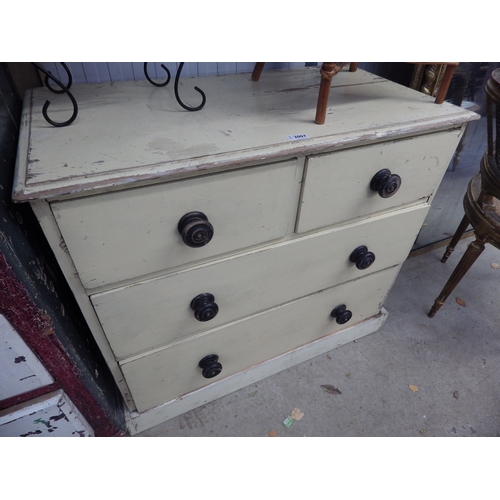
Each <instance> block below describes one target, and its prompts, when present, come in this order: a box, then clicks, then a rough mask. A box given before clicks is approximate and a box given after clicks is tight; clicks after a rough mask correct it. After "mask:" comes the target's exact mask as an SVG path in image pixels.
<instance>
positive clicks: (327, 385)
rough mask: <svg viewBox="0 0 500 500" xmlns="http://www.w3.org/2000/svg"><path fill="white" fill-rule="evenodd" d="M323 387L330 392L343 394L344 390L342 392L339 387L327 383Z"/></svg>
mask: <svg viewBox="0 0 500 500" xmlns="http://www.w3.org/2000/svg"><path fill="white" fill-rule="evenodd" d="M349 375H350V374H349ZM346 376H347V375H346ZM321 388H322V389H323V390H324V391H325V392H327V393H328V394H342V392H340V389H337V387H334V386H333V385H329V384H326V385H322V386H321Z"/></svg>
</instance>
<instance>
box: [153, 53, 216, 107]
mask: <svg viewBox="0 0 500 500" xmlns="http://www.w3.org/2000/svg"><path fill="white" fill-rule="evenodd" d="M161 67H162V68H163V69H164V70H165V71H166V72H167V75H168V78H167V81H166V82H163V83H157V82H155V81H153V80H152V79H151V77H150V76H149V74H148V63H144V75H145V76H146V79H147V80H148V82H149V83H151V84H152V85H154V86H155V87H165V86H166V85H168V82H170V71H169V70H168V68H167V67H166V66H165V65H164V64H162V65H161ZM183 67H184V63H183V62H181V63H179V67H178V68H177V72H176V74H175V82H174V93H175V98H176V100H177V102H178V103H179V104H180V105H181V106H182V107H183V108H184V109H185V110H187V111H199V110H200V109H201V108H203V106H205V103H206V102H207V97H206V95H205V93H204V92H203V90H201V89H200V88H199V87H196V86H195V87H194V89H195V90H196V91H197V92H198V93H199V94H200V95H201V104H200V105H199V106H195V107H192V106H188V105H187V104H184V103H183V102H182V100H181V98H180V95H179V79H180V77H181V73H182V68H183Z"/></svg>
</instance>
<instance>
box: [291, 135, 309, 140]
mask: <svg viewBox="0 0 500 500" xmlns="http://www.w3.org/2000/svg"><path fill="white" fill-rule="evenodd" d="M288 138H289V139H290V140H291V141H300V140H302V139H309V137H307V135H306V134H293V135H289V136H288Z"/></svg>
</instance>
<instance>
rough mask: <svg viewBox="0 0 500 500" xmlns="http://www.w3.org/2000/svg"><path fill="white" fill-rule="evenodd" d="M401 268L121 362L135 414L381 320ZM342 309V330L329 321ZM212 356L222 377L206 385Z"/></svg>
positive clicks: (383, 272)
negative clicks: (204, 366)
mask: <svg viewBox="0 0 500 500" xmlns="http://www.w3.org/2000/svg"><path fill="white" fill-rule="evenodd" d="M399 268H400V266H396V267H393V268H390V269H386V270H384V271H381V272H378V273H374V274H370V275H369V276H366V277H364V278H362V279H358V280H355V281H351V282H349V283H345V284H343V285H341V286H338V287H334V288H331V289H328V290H324V291H322V292H319V293H315V294H313V295H310V296H308V297H305V298H303V299H300V300H297V301H294V302H291V303H288V304H286V305H283V306H281V307H277V308H275V309H272V310H270V311H268V312H265V313H262V314H258V315H255V316H252V317H250V318H247V319H245V320H243V321H239V322H237V323H231V324H229V325H227V326H225V327H221V328H218V329H215V330H210V331H209V332H206V333H204V334H201V335H199V336H197V337H194V338H191V339H188V340H185V341H181V342H179V343H176V344H173V345H171V346H169V347H167V348H164V349H161V350H158V351H156V352H154V353H151V354H148V355H145V356H141V357H136V358H132V359H127V360H125V361H123V362H122V363H121V369H122V371H123V374H124V376H125V379H126V381H127V384H128V386H129V388H130V390H131V394H132V397H133V399H134V402H135V404H136V406H137V410H138V411H140V412H142V411H145V410H147V409H149V408H152V407H154V406H158V405H160V404H162V403H164V402H166V401H169V400H171V399H173V398H176V397H179V396H182V395H184V394H186V393H188V392H191V391H194V390H196V389H200V388H202V387H204V386H206V385H208V384H211V383H212V382H216V381H218V380H221V379H223V378H225V377H228V376H231V375H233V374H235V373H237V372H240V371H242V370H244V369H247V368H249V367H251V366H253V365H256V364H258V363H261V362H263V361H266V360H269V359H272V358H273V357H276V356H279V355H280V354H283V353H285V352H288V351H290V350H292V349H295V348H297V347H299V346H302V345H305V344H308V343H309V342H312V341H314V340H316V339H319V338H321V337H324V336H326V335H328V334H331V333H334V332H337V331H339V330H341V329H343V328H345V327H348V326H352V325H353V324H356V323H359V322H361V321H363V320H365V319H367V318H369V317H372V316H374V315H376V314H378V313H379V312H380V308H381V305H382V302H383V300H384V298H385V297H386V295H387V293H388V290H389V289H390V287H391V286H392V283H393V282H394V280H395V278H396V275H397V272H398V271H399ZM340 304H344V305H345V306H346V307H347V309H348V310H350V311H351V312H352V318H351V319H350V320H349V321H348V322H347V323H345V324H344V325H341V324H338V323H337V322H336V320H335V319H334V318H332V317H331V316H330V313H331V311H332V310H333V309H334V308H335V307H337V306H338V305H340ZM210 354H216V355H217V356H218V357H219V361H218V362H220V363H221V365H222V372H221V373H220V374H219V375H217V376H216V377H215V378H209V379H207V378H204V377H203V376H202V370H201V368H199V366H198V363H199V361H200V360H202V359H203V358H204V357H205V356H207V355H210Z"/></svg>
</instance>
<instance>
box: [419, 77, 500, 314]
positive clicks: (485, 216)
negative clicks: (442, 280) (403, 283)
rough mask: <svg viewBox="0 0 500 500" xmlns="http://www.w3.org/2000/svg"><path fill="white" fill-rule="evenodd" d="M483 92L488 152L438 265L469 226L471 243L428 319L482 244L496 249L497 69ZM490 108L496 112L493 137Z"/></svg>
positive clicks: (499, 197)
mask: <svg viewBox="0 0 500 500" xmlns="http://www.w3.org/2000/svg"><path fill="white" fill-rule="evenodd" d="M485 90H486V96H487V99H488V101H487V106H488V107H487V113H488V115H487V122H488V150H487V151H486V154H485V155H484V156H483V159H482V160H481V168H480V172H479V173H478V174H476V175H475V176H474V177H473V178H472V180H471V181H470V182H469V186H468V187H467V193H466V194H465V197H464V211H465V215H464V217H463V219H462V222H460V224H459V226H458V228H457V231H456V233H455V235H454V236H453V238H452V240H451V242H450V244H449V245H448V247H447V248H446V251H445V253H444V256H443V258H442V260H441V262H446V260H447V259H448V257H449V256H450V254H451V253H452V252H453V250H454V249H455V246H456V245H457V243H458V242H459V241H460V238H461V237H462V235H463V234H464V232H465V230H466V229H467V227H468V226H469V224H470V225H472V228H473V230H474V235H475V240H474V241H473V242H472V243H470V244H469V246H468V247H467V250H466V252H465V254H464V255H463V257H462V259H461V260H460V262H459V263H458V265H457V267H456V268H455V270H454V271H453V273H452V275H451V276H450V278H449V280H448V282H447V283H446V285H445V286H444V288H443V290H442V291H441V293H440V294H439V296H438V297H437V299H436V300H435V301H434V305H433V306H432V308H431V310H430V311H429V314H428V316H429V318H432V317H433V316H434V315H435V314H436V312H437V311H438V310H439V309H440V307H441V306H442V305H443V304H444V302H445V300H446V299H447V298H448V296H449V295H450V294H451V292H452V291H453V290H454V289H455V287H456V286H457V285H458V283H459V282H460V280H461V279H462V278H463V277H464V276H465V273H466V272H467V271H468V270H469V269H470V267H471V266H472V264H473V263H474V262H475V261H476V259H477V258H478V257H479V255H481V253H482V251H483V250H484V246H485V244H486V243H489V244H491V245H493V246H494V247H496V248H498V249H499V250H500V139H499V138H500V69H496V70H495V71H494V72H493V73H492V75H491V78H490V79H489V80H488V82H487V84H486V87H485ZM493 108H495V109H496V133H495V134H494V131H493V114H494V113H493ZM495 143H496V144H495Z"/></svg>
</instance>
